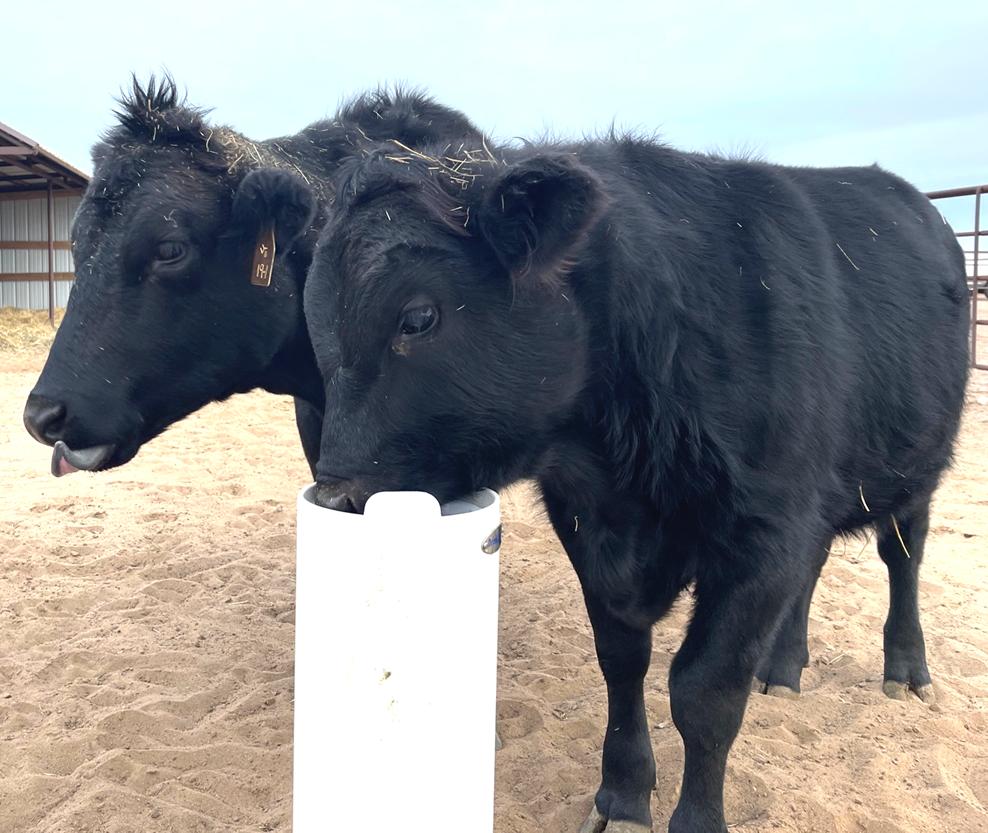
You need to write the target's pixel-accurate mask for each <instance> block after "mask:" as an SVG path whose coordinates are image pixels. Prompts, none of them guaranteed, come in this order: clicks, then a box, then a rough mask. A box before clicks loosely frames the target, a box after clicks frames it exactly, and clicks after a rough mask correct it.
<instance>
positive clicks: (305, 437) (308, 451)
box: [295, 396, 323, 480]
mask: <svg viewBox="0 0 988 833" xmlns="http://www.w3.org/2000/svg"><path fill="white" fill-rule="evenodd" d="M322 417H323V413H322V411H320V410H319V409H318V408H317V407H316V406H315V405H312V404H311V403H309V402H307V401H306V400H304V399H299V398H298V397H297V396H296V397H295V426H296V427H297V428H298V436H299V439H300V440H302V452H303V453H304V454H305V459H306V461H307V462H308V464H309V470H310V471H311V472H312V479H313V480H315V478H316V463H318V462H319V443H320V442H321V441H322Z"/></svg>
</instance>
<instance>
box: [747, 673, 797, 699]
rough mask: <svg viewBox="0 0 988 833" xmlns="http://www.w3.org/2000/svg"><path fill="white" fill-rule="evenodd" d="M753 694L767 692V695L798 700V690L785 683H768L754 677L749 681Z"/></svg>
mask: <svg viewBox="0 0 988 833" xmlns="http://www.w3.org/2000/svg"><path fill="white" fill-rule="evenodd" d="M751 691H752V693H753V694H767V695H768V696H769V697H781V698H782V699H784V700H798V699H799V692H798V691H796V689H794V688H790V687H789V686H787V685H776V684H774V683H773V684H771V685H770V684H768V683H765V682H763V681H762V680H759V679H758V677H755V678H754V679H753V680H752V681H751Z"/></svg>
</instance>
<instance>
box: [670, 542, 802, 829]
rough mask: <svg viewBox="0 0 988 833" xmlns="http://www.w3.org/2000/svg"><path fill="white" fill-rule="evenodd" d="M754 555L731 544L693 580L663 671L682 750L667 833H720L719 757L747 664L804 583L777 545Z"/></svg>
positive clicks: (740, 704) (744, 695) (739, 702)
mask: <svg viewBox="0 0 988 833" xmlns="http://www.w3.org/2000/svg"><path fill="white" fill-rule="evenodd" d="M759 555H760V553H756V552H752V550H751V549H747V548H742V547H739V548H738V550H737V551H736V553H732V554H730V555H726V556H724V558H731V559H732V563H730V564H726V563H721V564H720V565H718V566H717V567H714V568H712V569H709V570H708V571H706V572H705V573H702V574H701V575H700V577H699V578H698V581H697V586H696V597H697V601H696V609H695V612H694V615H693V621H692V622H691V623H690V626H689V630H688V631H687V634H686V639H685V640H684V641H683V645H682V647H681V648H680V650H679V653H677V654H676V658H675V659H674V660H673V663H672V669H671V670H670V674H669V696H670V701H671V706H672V718H673V721H674V722H675V724H676V728H677V729H678V730H679V734H680V735H681V736H682V739H683V746H684V748H685V763H684V768H683V786H682V790H681V792H680V796H679V803H678V804H677V806H676V810H675V812H674V813H673V815H672V819H671V820H670V822H669V831H670V833H726V831H727V826H726V823H725V821H724V773H725V769H726V766H727V754H728V752H729V750H730V748H731V744H732V743H734V738H735V736H736V735H737V733H738V729H739V728H740V726H741V720H742V718H743V716H744V709H745V704H746V703H747V700H748V693H749V689H750V687H751V680H752V675H753V672H754V670H755V665H756V663H757V662H758V658H759V656H760V655H761V653H762V651H763V650H764V648H765V646H766V644H767V643H768V641H769V639H770V638H771V637H772V635H773V632H774V629H775V627H776V623H777V621H778V619H779V618H780V616H781V614H782V613H783V611H784V609H785V607H786V603H787V601H789V599H788V598H787V597H788V596H791V594H792V593H793V590H794V588H799V589H800V590H801V589H802V588H803V586H804V582H805V581H806V580H807V579H808V575H805V574H797V572H798V571H797V567H798V566H799V565H798V564H795V563H792V564H790V565H788V566H787V565H786V560H787V559H788V560H790V561H795V560H796V558H798V556H796V554H795V553H792V552H787V551H786V549H785V548H783V547H780V546H776V547H772V548H771V551H770V552H765V553H764V555H765V558H764V559H761V560H760V559H759ZM803 555H806V553H803ZM808 561H809V559H808V558H807V559H806V560H805V561H804V562H803V564H805V565H806V567H807V568H808V564H807V562H808ZM808 572H809V569H805V573H808Z"/></svg>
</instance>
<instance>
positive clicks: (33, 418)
mask: <svg viewBox="0 0 988 833" xmlns="http://www.w3.org/2000/svg"><path fill="white" fill-rule="evenodd" d="M24 427H25V428H27V432H28V433H29V434H30V435H31V436H32V437H34V438H35V439H36V440H37V441H38V442H39V443H44V444H45V445H54V444H55V442H56V440H59V439H61V436H62V431H63V430H64V428H65V406H64V405H63V404H62V403H61V402H55V401H53V400H51V399H48V398H47V397H45V396H39V395H38V394H34V393H32V394H31V395H30V396H29V397H28V398H27V405H25V406H24Z"/></svg>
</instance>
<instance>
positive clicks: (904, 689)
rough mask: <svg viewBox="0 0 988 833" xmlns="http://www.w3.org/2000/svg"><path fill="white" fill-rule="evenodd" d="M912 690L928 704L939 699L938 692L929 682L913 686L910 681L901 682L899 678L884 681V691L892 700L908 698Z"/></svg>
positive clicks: (930, 704)
mask: <svg viewBox="0 0 988 833" xmlns="http://www.w3.org/2000/svg"><path fill="white" fill-rule="evenodd" d="M910 691H911V692H912V693H913V694H915V695H916V696H917V697H918V698H919V699H920V700H921V701H922V702H924V703H926V705H928V706H932V705H933V704H934V703H936V701H937V695H936V692H935V691H934V690H933V686H932V685H929V684H927V685H920V686H913V685H910V684H909V683H900V682H899V681H898V680H886V681H885V682H884V683H882V693H883V694H884V695H885V696H886V697H888V698H889V699H891V700H908V699H909V692H910Z"/></svg>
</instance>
